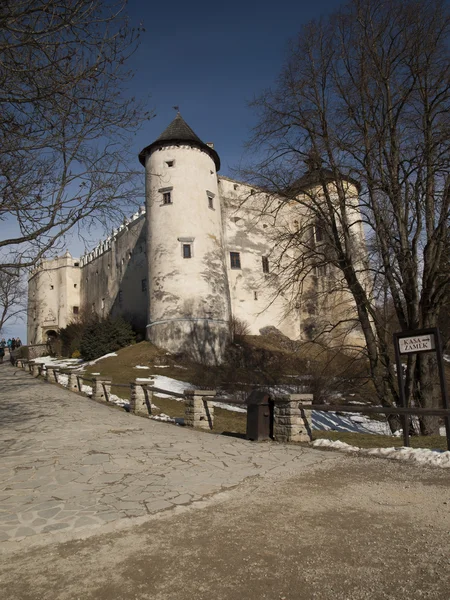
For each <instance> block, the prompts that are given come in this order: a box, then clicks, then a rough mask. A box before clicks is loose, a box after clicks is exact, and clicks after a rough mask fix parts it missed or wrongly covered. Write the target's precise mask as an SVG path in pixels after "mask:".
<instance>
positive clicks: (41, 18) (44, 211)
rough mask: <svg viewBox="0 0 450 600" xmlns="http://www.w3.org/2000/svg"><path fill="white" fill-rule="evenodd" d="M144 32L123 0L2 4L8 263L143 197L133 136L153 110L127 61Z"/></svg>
mask: <svg viewBox="0 0 450 600" xmlns="http://www.w3.org/2000/svg"><path fill="white" fill-rule="evenodd" d="M138 37H139V29H133V28H131V27H130V25H129V23H128V19H127V17H126V14H125V2H124V1H123V0H118V2H117V3H114V2H112V3H111V2H108V1H105V2H103V1H102V0H4V2H2V3H1V6H0V219H1V220H2V221H4V222H5V223H7V224H8V232H10V234H9V235H8V236H7V239H3V240H2V241H1V242H0V253H1V254H0V268H3V269H5V268H8V266H14V267H15V266H17V263H15V262H14V261H15V260H16V259H17V258H18V259H19V260H18V264H20V265H22V266H30V265H32V264H34V263H35V262H36V261H37V260H38V259H39V258H40V257H41V256H42V255H43V254H44V253H45V252H46V251H47V250H48V249H49V248H51V247H52V246H54V244H55V243H56V242H57V241H58V239H60V238H61V236H62V235H64V233H65V232H67V231H68V230H69V229H70V228H72V227H73V226H74V225H75V224H80V223H81V222H82V227H83V228H85V227H86V226H88V224H89V222H90V220H91V219H93V218H96V219H101V220H103V222H104V223H108V221H110V220H111V219H113V218H114V217H116V218H117V215H118V214H119V213H120V212H121V210H123V209H124V208H125V210H126V207H127V205H128V207H129V201H130V199H133V198H135V196H136V190H135V187H134V179H135V176H136V173H135V172H133V171H130V167H129V164H127V158H128V156H127V147H128V146H127V144H128V141H127V139H128V136H129V135H130V134H131V133H132V132H133V131H135V130H136V127H137V126H138V125H139V123H140V122H141V121H142V119H143V118H147V117H148V116H149V115H148V114H146V113H145V112H144V111H143V109H142V107H141V106H140V105H139V104H138V103H136V102H135V100H134V98H130V97H129V96H127V93H126V84H127V82H129V80H130V78H131V73H129V72H128V71H127V70H126V69H125V64H126V61H127V59H128V58H129V57H130V56H131V55H132V53H133V52H134V50H135V48H136V45H137V42H138ZM128 210H129V208H128ZM3 228H5V226H3ZM10 255H14V257H15V258H14V261H12V260H11V259H10V258H8V256H10Z"/></svg>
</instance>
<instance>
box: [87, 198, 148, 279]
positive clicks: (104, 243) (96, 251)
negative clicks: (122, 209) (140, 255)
mask: <svg viewBox="0 0 450 600" xmlns="http://www.w3.org/2000/svg"><path fill="white" fill-rule="evenodd" d="M144 217H145V206H140V207H139V210H138V211H137V212H135V213H134V214H133V215H132V216H131V217H130V218H127V217H125V218H124V220H123V223H122V224H121V225H120V226H119V227H117V228H116V229H113V230H112V231H111V235H109V236H108V237H107V238H106V239H104V240H101V241H100V242H99V243H98V244H97V246H96V247H95V248H93V249H92V250H91V251H90V252H86V254H83V255H82V256H81V257H80V267H84V266H86V265H87V264H88V263H90V262H92V261H93V260H95V259H96V258H98V257H99V256H101V255H102V254H104V253H105V252H108V251H109V250H111V247H112V244H113V243H114V242H115V241H116V240H117V238H118V237H119V236H120V235H122V234H123V233H124V232H125V231H128V230H129V229H130V227H133V226H134V225H135V224H136V222H137V221H139V220H140V219H142V218H144Z"/></svg>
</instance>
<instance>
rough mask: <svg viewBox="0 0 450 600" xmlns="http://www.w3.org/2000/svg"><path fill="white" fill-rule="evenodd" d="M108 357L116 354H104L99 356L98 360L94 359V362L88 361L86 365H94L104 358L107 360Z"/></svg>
mask: <svg viewBox="0 0 450 600" xmlns="http://www.w3.org/2000/svg"><path fill="white" fill-rule="evenodd" d="M110 356H117V354H116V352H110V353H109V354H104V355H103V356H99V358H96V359H95V360H90V361H89V362H88V363H87V364H88V365H95V363H98V361H99V360H103V359H104V358H109V357H110Z"/></svg>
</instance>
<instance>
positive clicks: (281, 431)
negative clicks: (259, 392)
mask: <svg viewBox="0 0 450 600" xmlns="http://www.w3.org/2000/svg"><path fill="white" fill-rule="evenodd" d="M312 400H313V396H312V394H290V395H288V396H283V397H279V398H274V410H273V438H274V440H275V441H276V442H309V441H311V409H310V408H309V409H305V408H300V406H299V405H300V404H301V405H303V406H305V405H307V406H311V405H312Z"/></svg>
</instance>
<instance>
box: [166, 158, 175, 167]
mask: <svg viewBox="0 0 450 600" xmlns="http://www.w3.org/2000/svg"><path fill="white" fill-rule="evenodd" d="M166 165H167V166H168V167H173V166H174V165H175V161H174V160H166Z"/></svg>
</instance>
